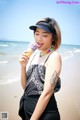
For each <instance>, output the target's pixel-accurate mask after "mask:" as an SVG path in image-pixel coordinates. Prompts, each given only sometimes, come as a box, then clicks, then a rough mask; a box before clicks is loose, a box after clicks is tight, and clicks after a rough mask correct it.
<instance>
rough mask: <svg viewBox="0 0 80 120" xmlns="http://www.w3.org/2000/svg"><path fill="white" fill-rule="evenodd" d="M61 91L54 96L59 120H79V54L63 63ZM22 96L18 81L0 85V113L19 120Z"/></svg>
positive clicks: (10, 119)
mask: <svg viewBox="0 0 80 120" xmlns="http://www.w3.org/2000/svg"><path fill="white" fill-rule="evenodd" d="M60 77H61V80H62V82H61V84H62V87H61V90H60V91H59V92H58V93H56V94H55V96H56V99H57V104H58V108H59V111H60V114H61V120H80V53H76V54H75V55H74V56H73V57H71V58H70V59H68V60H65V61H63V65H62V71H61V75H60ZM22 94H23V89H22V87H21V84H20V80H18V81H16V82H14V83H9V84H4V85H0V112H8V113H9V119H8V120H20V119H21V118H20V117H19V116H18V109H19V101H20V98H21V96H22Z"/></svg>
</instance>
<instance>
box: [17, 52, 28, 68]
mask: <svg viewBox="0 0 80 120" xmlns="http://www.w3.org/2000/svg"><path fill="white" fill-rule="evenodd" d="M26 53H27V52H24V53H23V54H22V55H21V56H20V58H19V62H20V64H21V66H22V67H26V65H27V63H28V60H29V58H28V56H27V55H26Z"/></svg>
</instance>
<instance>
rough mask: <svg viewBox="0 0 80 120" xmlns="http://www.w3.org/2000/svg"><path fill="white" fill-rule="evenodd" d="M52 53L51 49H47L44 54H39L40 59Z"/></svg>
mask: <svg viewBox="0 0 80 120" xmlns="http://www.w3.org/2000/svg"><path fill="white" fill-rule="evenodd" d="M52 51H53V47H51V48H49V49H48V50H47V51H46V53H42V52H41V53H40V57H43V56H45V55H47V54H49V53H51V52H52Z"/></svg>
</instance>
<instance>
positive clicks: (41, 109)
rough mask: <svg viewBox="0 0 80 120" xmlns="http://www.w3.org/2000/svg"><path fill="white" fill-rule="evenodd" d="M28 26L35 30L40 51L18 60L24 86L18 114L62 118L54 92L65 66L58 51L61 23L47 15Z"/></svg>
mask: <svg viewBox="0 0 80 120" xmlns="http://www.w3.org/2000/svg"><path fill="white" fill-rule="evenodd" d="M29 28H30V29H31V30H33V31H34V39H35V42H36V44H37V48H38V50H39V52H38V53H36V54H35V55H32V56H31V57H30V59H29V58H28V56H26V52H24V53H23V54H22V56H21V57H20V59H19V62H20V64H21V84H22V87H23V89H24V94H23V96H22V98H21V100H20V109H19V115H20V116H21V118H22V120H60V114H59V110H58V107H57V103H56V100H55V95H54V94H55V92H57V91H59V89H60V78H59V76H60V72H61V66H62V65H61V64H62V63H61V56H60V55H59V53H58V52H57V51H56V50H57V49H58V48H59V46H60V43H61V33H60V29H59V26H58V24H57V22H56V21H55V20H54V19H52V18H44V19H42V20H40V21H38V22H37V23H36V25H33V26H30V27H29ZM26 68H27V71H26Z"/></svg>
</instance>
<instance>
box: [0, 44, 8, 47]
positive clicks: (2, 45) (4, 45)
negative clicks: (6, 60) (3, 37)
mask: <svg viewBox="0 0 80 120" xmlns="http://www.w3.org/2000/svg"><path fill="white" fill-rule="evenodd" d="M0 47H8V45H7V44H0Z"/></svg>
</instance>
